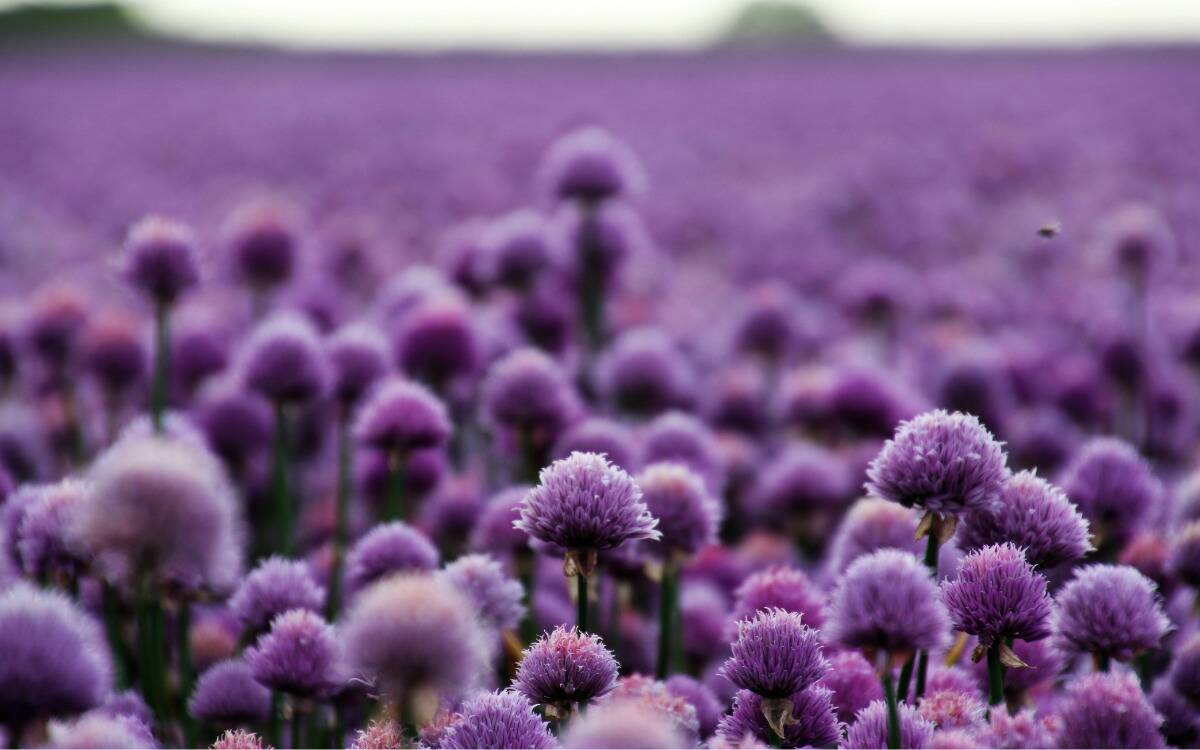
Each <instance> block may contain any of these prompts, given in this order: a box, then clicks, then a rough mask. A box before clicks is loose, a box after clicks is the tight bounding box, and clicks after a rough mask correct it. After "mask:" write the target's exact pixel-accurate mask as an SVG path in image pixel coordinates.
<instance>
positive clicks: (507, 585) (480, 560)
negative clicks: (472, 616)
mask: <svg viewBox="0 0 1200 750" xmlns="http://www.w3.org/2000/svg"><path fill="white" fill-rule="evenodd" d="M442 575H443V576H445V578H446V580H447V581H449V582H450V584H451V585H452V586H454V587H455V588H456V589H458V590H459V591H461V592H463V593H464V594H466V595H467V598H469V599H470V600H471V601H472V603H474V605H475V610H476V611H477V612H478V613H479V617H480V619H481V620H483V622H485V623H487V624H488V625H490V626H492V627H494V628H496V629H497V630H511V629H512V628H515V627H516V626H517V623H519V622H520V621H521V618H522V617H523V616H524V615H525V605H524V604H523V603H522V601H523V599H524V597H525V590H524V589H523V588H522V587H521V584H520V583H519V582H518V581H515V580H513V579H512V578H509V577H508V576H507V575H506V574H505V573H504V568H502V567H501V566H500V563H498V562H497V561H496V560H494V559H492V558H491V557H488V556H487V555H466V556H464V557H460V558H458V559H457V560H455V561H454V562H452V563H450V564H449V565H447V566H446V569H445V570H444V571H442Z"/></svg>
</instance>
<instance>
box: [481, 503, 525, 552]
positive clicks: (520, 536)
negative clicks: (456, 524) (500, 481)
mask: <svg viewBox="0 0 1200 750" xmlns="http://www.w3.org/2000/svg"><path fill="white" fill-rule="evenodd" d="M528 494H529V487H526V486H525V485H516V486H513V487H509V488H507V489H504V490H501V491H500V492H497V493H496V494H495V495H493V496H492V498H491V499H490V500H488V502H487V504H486V505H484V507H483V510H482V511H481V512H480V513H479V517H478V519H477V520H476V522H475V528H474V529H472V531H471V549H473V550H475V551H477V552H487V553H489V554H493V555H497V556H501V557H504V558H508V557H511V556H512V555H515V554H519V553H521V552H523V551H525V550H528V549H529V535H528V534H526V533H525V532H524V531H521V530H520V529H518V528H517V527H516V526H514V524H515V523H516V521H517V520H519V519H520V518H521V504H522V501H524V499H525V496H526V495H528Z"/></svg>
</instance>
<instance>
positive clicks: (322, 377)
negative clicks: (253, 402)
mask: <svg viewBox="0 0 1200 750" xmlns="http://www.w3.org/2000/svg"><path fill="white" fill-rule="evenodd" d="M242 357H243V359H242V378H243V382H244V383H245V384H246V387H247V388H249V389H250V390H251V391H254V392H255V393H259V394H261V395H262V396H263V397H264V398H266V399H267V400H268V401H272V402H274V403H285V402H305V401H311V400H312V399H315V398H317V397H318V396H320V395H321V392H322V391H323V390H324V388H325V381H326V372H325V369H326V363H325V352H324V351H323V349H322V347H321V342H320V340H319V338H318V336H317V330H316V328H314V327H313V324H312V323H310V322H309V320H308V318H306V317H304V316H302V315H299V314H297V313H279V314H276V315H274V316H273V317H271V318H268V319H267V320H266V321H265V322H263V323H261V324H260V325H259V326H258V327H257V328H255V329H254V331H253V332H252V333H251V334H250V338H249V340H248V341H247V342H246V345H245V349H244V350H243V352H242Z"/></svg>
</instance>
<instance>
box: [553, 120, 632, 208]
mask: <svg viewBox="0 0 1200 750" xmlns="http://www.w3.org/2000/svg"><path fill="white" fill-rule="evenodd" d="M539 181H540V182H541V184H542V185H544V186H545V188H546V189H547V191H548V192H549V193H551V194H552V195H554V197H556V198H558V199H560V200H575V201H580V202H583V203H599V202H600V201H604V200H607V199H609V198H613V197H618V196H623V195H637V194H638V193H640V192H641V191H642V190H643V189H644V186H645V181H646V177H645V174H644V173H643V171H642V167H641V165H640V164H639V163H638V161H637V158H636V157H635V156H634V154H633V152H632V151H631V150H630V149H629V147H628V146H627V145H625V144H624V143H622V142H621V141H619V140H617V139H616V138H615V137H614V136H613V135H612V134H611V133H609V132H608V131H606V130H604V129H602V128H598V127H594V126H592V127H586V128H582V129H579V130H575V131H572V132H570V133H568V134H567V135H564V136H563V137H562V138H560V139H559V140H557V141H555V142H554V144H553V145H551V147H550V149H549V151H548V152H547V153H546V157H545V160H544V161H543V162H542V167H541V171H540V174H539Z"/></svg>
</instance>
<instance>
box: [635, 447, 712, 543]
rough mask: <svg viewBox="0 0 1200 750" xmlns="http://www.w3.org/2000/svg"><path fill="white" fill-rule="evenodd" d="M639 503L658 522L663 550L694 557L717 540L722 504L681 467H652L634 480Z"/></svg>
mask: <svg viewBox="0 0 1200 750" xmlns="http://www.w3.org/2000/svg"><path fill="white" fill-rule="evenodd" d="M637 484H638V486H639V487H641V489H642V501H643V502H645V504H646V507H647V508H648V509H649V511H650V514H651V515H653V516H654V517H655V518H657V519H658V530H659V532H660V533H661V534H662V538H661V539H660V540H659V544H660V545H661V546H662V547H663V548H664V549H666V550H668V552H669V551H672V550H675V551H679V552H684V553H687V554H693V553H695V552H696V551H697V550H699V549H700V548H701V547H703V546H705V545H706V544H710V543H711V542H713V541H714V540H715V539H716V537H717V527H718V526H719V525H720V523H721V516H722V508H721V503H720V502H719V501H718V500H717V499H716V498H714V497H713V496H712V495H711V494H710V493H709V491H708V488H707V487H706V486H705V485H704V480H703V479H702V478H700V477H699V476H697V475H696V474H695V473H694V472H692V470H691V469H689V468H687V467H686V466H684V465H682V464H673V463H659V464H651V465H650V466H647V467H646V468H645V469H643V470H642V473H641V474H639V475H638V477H637Z"/></svg>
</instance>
